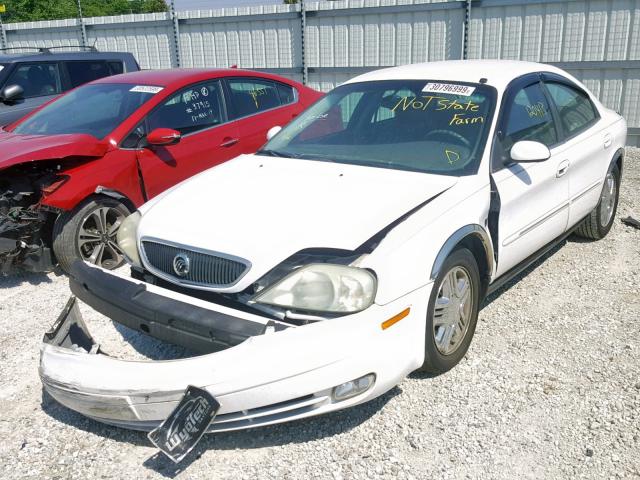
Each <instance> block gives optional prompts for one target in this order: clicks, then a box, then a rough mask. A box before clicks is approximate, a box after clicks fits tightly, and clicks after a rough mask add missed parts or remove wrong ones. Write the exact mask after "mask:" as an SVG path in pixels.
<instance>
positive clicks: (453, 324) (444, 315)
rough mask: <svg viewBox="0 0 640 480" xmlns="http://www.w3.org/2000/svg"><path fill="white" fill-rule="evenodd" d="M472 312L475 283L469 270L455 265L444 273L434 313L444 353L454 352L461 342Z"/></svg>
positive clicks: (438, 342) (435, 333)
mask: <svg viewBox="0 0 640 480" xmlns="http://www.w3.org/2000/svg"><path fill="white" fill-rule="evenodd" d="M472 311H473V284H472V283H471V278H470V276H469V272H467V270H466V269H465V268H463V267H459V266H458V267H454V268H452V269H451V270H449V272H448V273H447V274H446V275H445V277H444V279H443V281H442V283H441V284H440V289H439V291H438V298H437V299H436V302H435V305H434V312H433V336H434V339H435V343H436V348H437V349H438V351H439V352H440V353H441V354H442V355H451V354H452V353H454V352H455V351H456V350H457V349H458V348H459V347H460V345H461V344H462V342H463V340H464V338H465V336H466V334H467V330H468V329H469V324H470V323H471V314H472Z"/></svg>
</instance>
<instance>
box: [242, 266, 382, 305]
mask: <svg viewBox="0 0 640 480" xmlns="http://www.w3.org/2000/svg"><path fill="white" fill-rule="evenodd" d="M376 283H377V282H376V278H375V276H374V275H373V274H372V273H371V272H369V271H368V270H365V269H362V268H356V267H349V266H344V265H332V264H327V263H316V264H311V265H307V266H305V267H302V268H299V269H298V270H296V271H294V272H292V273H290V274H289V275H287V276H286V277H285V278H283V279H282V280H281V281H280V282H278V283H276V284H275V285H273V286H271V287H268V288H266V289H265V290H264V292H261V293H259V294H258V295H257V296H256V297H255V298H254V301H255V302H259V303H266V304H269V305H278V306H280V307H286V308H293V309H300V310H312V311H316V312H335V313H353V312H359V311H361V310H364V309H365V308H367V307H369V306H370V305H371V304H372V303H373V300H374V298H375V294H376Z"/></svg>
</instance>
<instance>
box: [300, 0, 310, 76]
mask: <svg viewBox="0 0 640 480" xmlns="http://www.w3.org/2000/svg"><path fill="white" fill-rule="evenodd" d="M300 27H301V28H302V38H301V42H302V43H301V44H300V46H301V48H300V49H301V52H300V54H301V56H302V83H303V84H304V85H307V83H309V67H308V65H307V50H306V47H307V46H306V44H305V43H306V37H307V9H306V7H305V4H304V0H300Z"/></svg>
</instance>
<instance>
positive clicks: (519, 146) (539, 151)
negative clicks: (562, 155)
mask: <svg viewBox="0 0 640 480" xmlns="http://www.w3.org/2000/svg"><path fill="white" fill-rule="evenodd" d="M549 157H551V152H550V151H549V147H547V146H546V145H545V144H543V143H540V142H531V141H529V140H521V141H519V142H516V143H514V145H513V147H511V160H513V161H514V162H544V161H545V160H548V159H549Z"/></svg>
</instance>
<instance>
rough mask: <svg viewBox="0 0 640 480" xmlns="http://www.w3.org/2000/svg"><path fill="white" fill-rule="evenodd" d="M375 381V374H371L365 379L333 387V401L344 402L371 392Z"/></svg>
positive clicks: (357, 379) (361, 378)
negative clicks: (368, 391)
mask: <svg viewBox="0 0 640 480" xmlns="http://www.w3.org/2000/svg"><path fill="white" fill-rule="evenodd" d="M375 381H376V375H375V373H369V374H367V375H365V376H364V377H360V378H356V379H355V380H350V381H348V382H345V383H343V384H340V385H337V386H335V387H333V392H332V394H331V396H332V397H333V401H334V402H341V401H343V400H347V399H349V398H352V397H355V396H356V395H360V394H361V393H364V392H366V391H367V390H369V389H370V388H371V387H372V386H373V384H374V383H375Z"/></svg>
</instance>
